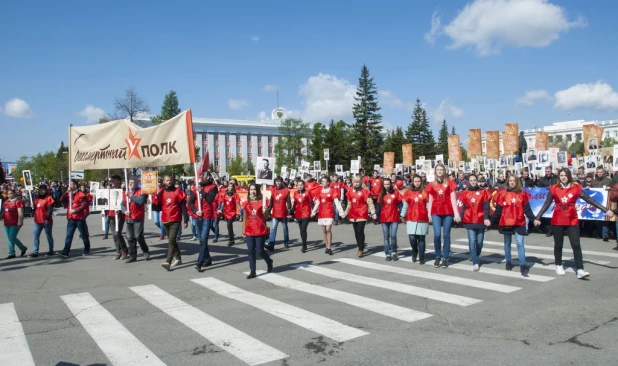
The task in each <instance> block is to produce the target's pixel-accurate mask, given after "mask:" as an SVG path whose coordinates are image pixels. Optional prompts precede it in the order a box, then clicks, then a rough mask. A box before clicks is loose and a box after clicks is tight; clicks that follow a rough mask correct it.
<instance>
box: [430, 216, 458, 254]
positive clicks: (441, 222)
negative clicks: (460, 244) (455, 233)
mask: <svg viewBox="0 0 618 366" xmlns="http://www.w3.org/2000/svg"><path fill="white" fill-rule="evenodd" d="M431 222H432V225H433V246H434V250H435V253H436V258H440V257H442V258H445V259H446V258H448V257H449V255H450V254H451V228H452V227H453V215H431ZM442 230H444V247H442V240H441V237H442V235H441V234H442Z"/></svg>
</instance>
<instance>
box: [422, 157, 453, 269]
mask: <svg viewBox="0 0 618 366" xmlns="http://www.w3.org/2000/svg"><path fill="white" fill-rule="evenodd" d="M434 176H435V181H433V182H431V183H429V184H427V187H425V190H426V191H427V194H428V195H429V223H430V224H432V225H433V245H434V248H435V252H436V260H435V262H434V263H433V266H434V267H436V268H438V267H440V262H441V264H442V268H448V256H449V254H450V252H451V228H452V227H453V221H455V222H460V221H461V218H460V217H459V212H457V199H456V198H455V191H456V190H457V183H455V181H454V180H451V179H448V177H447V176H446V168H445V167H444V164H436V167H435V168H434ZM442 231H444V232H443V233H444V248H442V240H441V239H442Z"/></svg>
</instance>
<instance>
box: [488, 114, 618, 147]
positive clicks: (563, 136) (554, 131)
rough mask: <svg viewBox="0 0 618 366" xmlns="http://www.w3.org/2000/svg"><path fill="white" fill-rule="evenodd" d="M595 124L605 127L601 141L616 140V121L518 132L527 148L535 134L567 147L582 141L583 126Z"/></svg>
mask: <svg viewBox="0 0 618 366" xmlns="http://www.w3.org/2000/svg"><path fill="white" fill-rule="evenodd" d="M588 124H595V125H597V126H601V127H605V131H604V132H603V139H605V138H607V137H611V138H615V139H616V140H618V120H608V121H586V120H583V119H580V120H575V121H565V122H554V123H552V125H551V126H543V127H539V128H532V129H528V130H520V131H523V132H524V137H525V138H526V142H527V143H528V148H529V149H531V148H534V144H535V142H536V133H537V132H548V133H549V144H550V145H551V144H555V143H558V142H559V141H566V142H567V143H568V144H569V145H570V144H571V143H572V142H575V141H577V140H580V141H583V140H584V129H583V126H584V125H588ZM482 140H483V154H485V151H486V150H485V135H484V134H483V137H482ZM503 153H504V148H503V145H502V132H500V154H503Z"/></svg>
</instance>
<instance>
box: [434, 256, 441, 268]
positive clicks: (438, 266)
mask: <svg viewBox="0 0 618 366" xmlns="http://www.w3.org/2000/svg"><path fill="white" fill-rule="evenodd" d="M441 259H442V258H436V260H435V261H434V262H433V266H434V267H435V268H440V260H441Z"/></svg>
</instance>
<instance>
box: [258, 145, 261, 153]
mask: <svg viewBox="0 0 618 366" xmlns="http://www.w3.org/2000/svg"><path fill="white" fill-rule="evenodd" d="M258 156H262V147H261V146H259V145H258Z"/></svg>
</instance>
